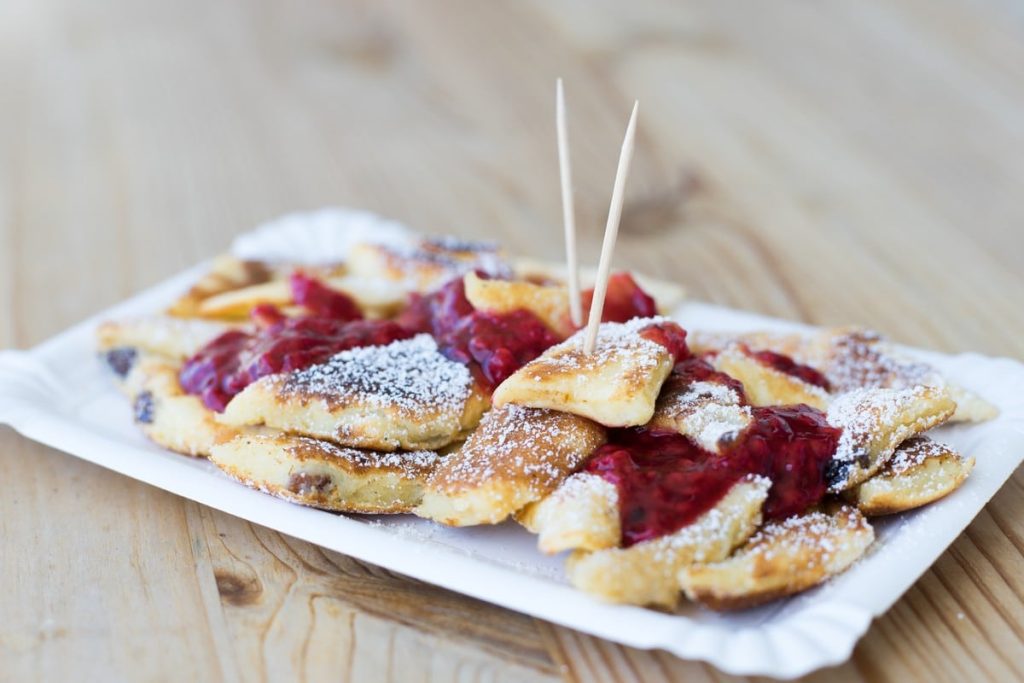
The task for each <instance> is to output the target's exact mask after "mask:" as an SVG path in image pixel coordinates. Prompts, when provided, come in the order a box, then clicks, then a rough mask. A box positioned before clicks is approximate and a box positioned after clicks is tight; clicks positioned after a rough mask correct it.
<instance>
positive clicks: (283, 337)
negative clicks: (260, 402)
mask: <svg viewBox="0 0 1024 683" xmlns="http://www.w3.org/2000/svg"><path fill="white" fill-rule="evenodd" d="M413 334H415V333H414V332H412V331H410V330H407V329H405V328H404V327H402V326H400V325H398V324H396V323H394V322H391V321H387V320H353V321H348V322H346V321H342V320H333V319H330V318H285V319H282V320H280V321H278V322H274V323H272V324H271V325H269V326H268V327H264V328H262V329H260V330H259V331H258V332H256V333H255V334H250V333H248V332H242V331H240V330H233V331H230V332H225V333H224V334H222V335H221V336H219V337H217V338H216V339H214V340H213V341H211V342H210V343H209V344H207V345H206V346H205V347H203V348H202V349H200V350H199V352H198V353H196V354H195V355H194V356H192V357H191V358H189V359H188V360H187V361H186V362H185V365H184V366H183V367H182V369H181V372H180V374H179V375H178V379H179V381H180V382H181V386H182V388H183V389H185V391H187V392H188V393H190V394H195V395H198V396H199V397H200V398H201V399H202V401H203V403H204V404H205V405H206V406H207V407H208V408H210V409H211V410H215V411H217V412H220V411H223V410H224V408H225V406H227V404H228V401H230V400H231V399H232V398H233V397H234V396H235V395H236V394H237V393H238V392H240V391H242V389H244V388H245V387H247V386H249V384H251V383H252V382H255V381H256V380H257V379H259V378H260V377H263V376H265V375H272V374H275V373H278V372H290V371H292V370H301V369H303V368H307V367H309V366H311V365H315V364H317V363H322V362H324V361H326V360H327V359H328V358H330V357H331V356H333V355H334V354H336V353H340V352H342V351H345V350H347V349H352V348H356V347H359V346H378V345H384V344H390V343H391V342H393V341H397V340H399V339H408V338H409V337H411V336H413Z"/></svg>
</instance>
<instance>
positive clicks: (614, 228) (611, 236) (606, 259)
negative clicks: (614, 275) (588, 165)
mask: <svg viewBox="0 0 1024 683" xmlns="http://www.w3.org/2000/svg"><path fill="white" fill-rule="evenodd" d="M639 108H640V102H639V101H637V102H635V103H634V104H633V114H632V115H631V116H630V117H629V125H628V126H626V137H625V139H623V141H622V151H621V152H619V168H618V170H616V171H615V185H614V186H613V187H612V202H611V206H609V207H608V223H607V224H606V225H605V228H604V243H603V244H602V245H601V261H600V263H599V264H598V266H597V282H596V283H595V284H594V299H593V301H592V302H591V303H590V317H589V319H588V320H587V336H586V340H585V341H584V344H583V352H584V353H587V354H590V353H593V352H594V347H595V346H596V345H597V330H598V327H600V325H601V314H602V312H603V311H604V297H605V294H607V293H608V276H609V275H610V274H611V269H612V252H614V251H615V238H616V237H618V235H619V220H621V218H622V202H623V195H624V191H625V188H626V177H627V176H628V175H629V167H630V164H631V163H632V161H633V140H634V138H635V136H636V113H637V110H638V109H639Z"/></svg>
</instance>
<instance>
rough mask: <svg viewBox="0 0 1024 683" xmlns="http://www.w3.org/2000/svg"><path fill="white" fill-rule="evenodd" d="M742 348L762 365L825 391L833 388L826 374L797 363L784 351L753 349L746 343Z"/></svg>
mask: <svg viewBox="0 0 1024 683" xmlns="http://www.w3.org/2000/svg"><path fill="white" fill-rule="evenodd" d="M741 349H742V350H743V353H745V354H747V355H748V356H750V357H751V358H753V359H754V360H756V361H757V362H759V363H761V364H762V365H765V366H767V367H769V368H772V369H773V370H778V371H779V372H782V373H785V374H787V375H789V376H791V377H796V378H797V379H799V380H803V381H804V382H807V383H808V384H813V385H814V386H816V387H820V388H822V389H824V390H825V391H830V390H831V386H830V385H829V381H828V379H827V378H826V377H825V375H823V374H821V373H820V372H818V371H817V370H815V369H814V368H812V367H811V366H810V365H803V364H802V363H797V362H796V361H795V360H793V358H792V357H790V356H787V355H785V354H783V353H776V352H775V351H769V350H767V349H765V350H763V351H751V350H750V348H749V347H747V346H746V345H742V346H741Z"/></svg>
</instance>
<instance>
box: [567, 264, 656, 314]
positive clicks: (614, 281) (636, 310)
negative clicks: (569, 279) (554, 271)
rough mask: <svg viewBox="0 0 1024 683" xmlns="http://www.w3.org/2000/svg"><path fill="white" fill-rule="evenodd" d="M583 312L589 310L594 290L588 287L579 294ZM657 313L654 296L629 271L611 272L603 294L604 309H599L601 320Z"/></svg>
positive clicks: (585, 312)
mask: <svg viewBox="0 0 1024 683" xmlns="http://www.w3.org/2000/svg"><path fill="white" fill-rule="evenodd" d="M580 300H581V302H582V304H583V314H584V315H586V314H587V312H588V311H589V310H590V304H591V302H592V301H593V300H594V290H593V289H588V290H586V291H584V292H582V293H581V294H580ZM657 314H658V307H657V305H655V303H654V297H652V296H651V295H650V294H648V293H647V292H645V291H644V290H643V289H641V288H640V285H638V284H637V283H636V280H634V279H633V276H632V275H630V274H629V273H625V272H622V273H612V274H611V276H610V277H609V278H608V290H607V291H606V292H605V295H604V310H603V311H601V322H603V323H624V322H627V321H629V320H632V319H633V318H650V317H651V316H654V315H657Z"/></svg>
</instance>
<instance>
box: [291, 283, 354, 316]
mask: <svg viewBox="0 0 1024 683" xmlns="http://www.w3.org/2000/svg"><path fill="white" fill-rule="evenodd" d="M288 284H289V285H290V286H291V289H292V299H294V301H295V303H297V304H298V305H300V306H303V307H304V308H306V310H308V311H309V313H310V315H312V316H314V317H317V318H330V319H332V320H340V321H347V320H361V319H362V317H363V312H362V311H360V310H359V306H357V305H356V302H355V301H353V300H352V299H351V297H349V296H348V295H347V294H343V293H342V292H339V291H336V290H333V289H331V288H330V287H327V286H326V285H324V284H323V283H322V282H320V281H319V280H317V279H316V278H314V277H310V276H309V275H306V274H305V273H301V272H294V273H292V274H291V277H289V278H288Z"/></svg>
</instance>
